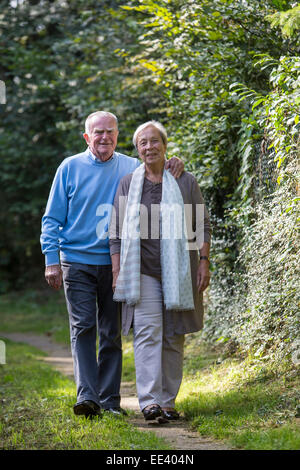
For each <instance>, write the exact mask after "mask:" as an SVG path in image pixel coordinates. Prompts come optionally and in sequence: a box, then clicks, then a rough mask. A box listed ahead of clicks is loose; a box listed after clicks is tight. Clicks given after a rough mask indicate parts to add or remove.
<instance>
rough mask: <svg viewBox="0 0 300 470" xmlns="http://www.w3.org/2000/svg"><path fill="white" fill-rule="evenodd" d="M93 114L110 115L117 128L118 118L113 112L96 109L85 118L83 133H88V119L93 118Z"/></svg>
mask: <svg viewBox="0 0 300 470" xmlns="http://www.w3.org/2000/svg"><path fill="white" fill-rule="evenodd" d="M95 116H99V117H101V116H109V117H112V118H113V119H114V120H115V121H116V125H117V129H118V118H117V116H115V115H114V114H113V113H110V112H108V111H96V112H94V113H92V114H90V115H89V116H88V117H87V118H86V120H85V133H86V134H89V133H90V121H91V119H93V118H94V117H95Z"/></svg>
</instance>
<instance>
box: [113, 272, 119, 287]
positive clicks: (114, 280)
mask: <svg viewBox="0 0 300 470" xmlns="http://www.w3.org/2000/svg"><path fill="white" fill-rule="evenodd" d="M119 272H120V270H117V271H113V273H112V275H113V280H112V290H113V292H115V288H116V285H117V280H118V277H119Z"/></svg>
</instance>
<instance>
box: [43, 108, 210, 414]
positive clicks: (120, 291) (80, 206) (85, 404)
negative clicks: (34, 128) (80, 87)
mask: <svg viewBox="0 0 300 470" xmlns="http://www.w3.org/2000/svg"><path fill="white" fill-rule="evenodd" d="M83 136H84V139H85V141H86V143H87V145H88V148H87V150H86V151H85V152H83V153H80V154H78V155H74V156H72V157H69V158H66V159H65V160H64V161H63V162H62V163H61V165H60V166H59V168H58V170H57V172H56V175H55V178H54V181H53V184H52V187H51V191H50V195H49V199H48V203H47V207H46V210H45V214H44V216H43V219H42V234H41V245H42V251H43V253H44V255H45V263H46V269H45V277H46V280H47V282H48V283H49V285H50V286H51V287H53V288H54V289H59V288H60V287H61V285H62V282H63V284H64V290H65V297H66V303H67V307H68V312H69V321H70V336H71V350H72V356H73V362H74V376H75V382H76V387H77V402H76V404H75V405H74V413H75V414H79V415H80V414H83V415H85V416H93V415H98V416H101V413H102V410H104V411H108V412H110V413H113V414H126V411H125V410H123V409H122V408H121V407H120V382H121V372H122V347H121V328H122V331H123V333H124V334H128V331H129V329H130V327H133V337H134V353H135V365H136V376H137V380H136V382H137V394H138V399H139V405H140V408H141V411H142V412H143V415H144V417H145V419H146V420H152V419H155V418H159V419H161V418H163V419H168V420H169V419H178V417H179V415H178V413H177V412H176V410H175V399H176V396H177V393H178V390H179V387H180V383H181V380H182V361H183V346H184V334H186V333H189V332H193V331H198V330H200V329H201V328H202V322H203V306H202V292H203V291H204V289H205V288H206V287H207V286H208V283H209V246H210V225H209V218H208V215H207V211H206V208H205V206H204V201H203V198H202V195H201V192H200V189H199V186H198V184H197V182H196V179H195V178H194V177H193V176H192V175H191V174H190V173H187V172H185V171H183V164H182V162H181V161H180V160H179V159H177V158H173V159H171V160H168V161H166V158H165V154H166V149H167V135H166V132H165V129H164V127H163V126H162V125H161V124H160V123H157V122H155V121H149V122H147V123H145V124H143V125H141V126H139V127H138V129H137V130H136V132H135V134H134V138H133V142H134V145H135V146H136V148H137V150H138V154H139V157H140V159H141V160H142V162H143V163H142V164H140V162H139V161H138V160H137V159H135V158H131V157H128V156H125V155H122V154H120V153H118V152H116V151H115V149H116V146H117V139H118V121H117V118H116V116H114V115H113V114H111V113H108V112H104V111H97V112H96V113H93V114H91V115H90V116H88V118H87V119H86V123H85V133H84V134H83ZM168 169H170V171H171V173H172V174H173V176H172V174H170V172H169V171H168ZM124 202H125V204H124ZM186 207H189V208H190V209H191V210H190V211H188V212H189V214H187V215H185V212H186V210H185V209H186ZM142 208H145V209H146V210H145V211H143V210H142ZM174 208H175V210H174ZM142 212H143V214H142ZM170 213H171V214H172V216H171V218H170ZM110 222H111V223H110ZM170 224H171V225H170ZM109 226H110V229H109ZM150 227H151V228H154V232H155V236H152V234H153V231H152V230H151V233H150ZM148 229H149V230H148ZM108 232H109V233H108ZM145 232H147V233H145ZM178 234H179V235H178ZM109 238H110V240H109ZM198 252H199V253H200V261H199V259H198ZM120 307H121V308H120ZM121 310H122V313H121ZM97 331H98V335H99V351H98V357H96V334H97Z"/></svg>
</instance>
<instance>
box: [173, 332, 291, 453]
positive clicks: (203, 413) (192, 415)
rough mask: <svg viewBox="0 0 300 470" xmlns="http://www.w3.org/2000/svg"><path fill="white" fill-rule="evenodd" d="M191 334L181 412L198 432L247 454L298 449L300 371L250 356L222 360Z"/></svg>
mask: <svg viewBox="0 0 300 470" xmlns="http://www.w3.org/2000/svg"><path fill="white" fill-rule="evenodd" d="M199 338H200V336H199V335H190V337H188V341H187V344H186V349H185V357H186V359H185V366H184V380H183V383H182V386H181V389H180V393H179V396H178V400H177V403H178V408H179V409H180V410H181V411H182V412H183V413H184V415H185V416H186V417H187V418H188V419H189V420H190V422H191V423H192V425H193V426H194V427H195V428H196V429H197V430H198V432H199V433H200V434H202V435H205V436H212V437H214V438H217V439H223V440H225V441H227V443H228V444H229V445H231V446H232V447H235V448H242V449H248V450H299V449H300V414H299V401H300V387H299V385H300V378H299V370H297V369H296V368H295V367H291V364H290V363H289V362H287V363H285V364H284V363H281V364H275V363H274V362H271V361H269V360H268V359H264V358H257V357H253V356H251V354H249V355H248V356H247V357H244V358H238V357H224V358H222V357H219V356H218V354H220V353H222V350H219V351H218V353H217V352H216V351H213V352H212V351H211V350H210V349H207V348H205V347H203V345H201V342H200V341H199Z"/></svg>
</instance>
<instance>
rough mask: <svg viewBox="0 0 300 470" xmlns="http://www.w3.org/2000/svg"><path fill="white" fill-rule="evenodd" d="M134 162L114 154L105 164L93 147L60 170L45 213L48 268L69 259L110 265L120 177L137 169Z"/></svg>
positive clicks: (68, 161) (45, 252)
mask: <svg viewBox="0 0 300 470" xmlns="http://www.w3.org/2000/svg"><path fill="white" fill-rule="evenodd" d="M139 164H140V163H139V161H138V160H137V159H136V158H131V157H127V156H126V155H122V154H120V153H117V152H115V153H114V154H113V156H112V158H111V159H110V160H108V161H106V162H101V161H100V160H99V159H97V158H95V157H94V156H93V155H92V154H91V152H90V150H89V149H87V150H86V151H85V152H83V153H79V154H78V155H74V156H72V157H69V158H66V159H65V160H64V161H63V162H62V163H61V165H60V166H59V167H58V169H57V172H56V175H55V178H54V181H53V184H52V187H51V191H50V195H49V199H48V203H47V207H46V211H45V214H44V216H43V219H42V234H41V245H42V252H43V254H44V255H45V261H46V266H50V265H53V264H59V252H60V259H61V261H69V262H75V263H83V264H94V265H103V264H111V260H110V254H109V243H108V224H109V221H110V216H111V206H112V204H113V200H114V196H115V193H116V190H117V187H118V185H119V181H120V179H121V178H122V177H123V176H125V175H127V174H128V173H132V172H133V171H134V170H135V169H136V168H137V167H138V166H139Z"/></svg>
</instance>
